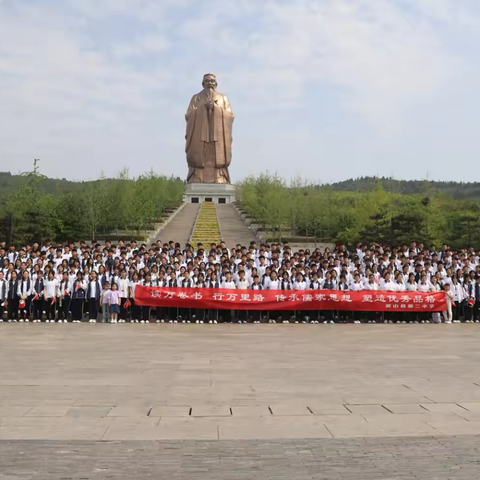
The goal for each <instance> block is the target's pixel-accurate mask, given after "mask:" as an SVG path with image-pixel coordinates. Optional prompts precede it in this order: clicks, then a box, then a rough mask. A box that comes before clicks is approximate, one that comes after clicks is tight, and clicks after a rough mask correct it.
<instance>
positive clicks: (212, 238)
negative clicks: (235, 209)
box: [190, 202, 220, 245]
mask: <svg viewBox="0 0 480 480" xmlns="http://www.w3.org/2000/svg"><path fill="white" fill-rule="evenodd" d="M190 242H191V243H193V244H194V245H195V244H197V243H204V244H210V243H219V242H220V227H219V225H218V218H217V210H216V207H215V204H214V203H213V202H204V203H202V206H201V207H200V211H199V212H198V217H197V221H196V223H195V228H194V230H193V233H192V236H191V238H190Z"/></svg>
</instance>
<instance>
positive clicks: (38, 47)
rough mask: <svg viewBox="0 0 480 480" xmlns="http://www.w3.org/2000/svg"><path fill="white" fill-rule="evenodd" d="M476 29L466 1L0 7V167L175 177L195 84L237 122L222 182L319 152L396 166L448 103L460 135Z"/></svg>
mask: <svg viewBox="0 0 480 480" xmlns="http://www.w3.org/2000/svg"><path fill="white" fill-rule="evenodd" d="M479 18H480V7H479V6H477V2H474V1H473V0H415V1H414V0H385V1H381V2H380V1H377V0H357V1H355V2H352V1H351V0H318V1H312V0H289V1H285V0H265V1H262V2H259V1H257V0H211V1H210V2H209V3H208V4H198V2H194V1H193V0H164V1H162V2H158V1H157V0H102V1H100V2H98V1H97V0H65V2H62V4H61V5H60V4H59V3H58V2H57V1H55V0H45V1H43V2H35V1H33V0H25V1H22V2H16V1H13V0H3V1H2V0H0V105H1V108H2V113H1V114H0V161H1V162H2V165H8V167H7V168H9V169H12V170H16V169H25V168H28V166H29V164H30V161H31V159H32V158H33V157H38V156H39V157H41V158H42V161H43V164H42V165H43V168H45V170H46V172H45V173H47V174H49V175H59V176H73V177H75V178H87V177H93V176H95V175H97V174H98V173H99V171H100V170H105V171H106V172H107V174H110V173H111V174H113V173H114V172H115V171H117V170H119V169H120V168H122V167H124V166H129V165H131V169H130V170H131V171H132V172H133V173H141V172H142V171H143V170H148V169H149V168H150V167H152V166H154V167H157V168H158V169H160V170H161V171H163V172H164V173H168V174H170V173H174V174H177V175H180V176H184V174H185V159H184V154H183V136H184V117H183V115H184V112H185V108H186V106H187V103H188V100H189V98H190V96H191V95H192V94H193V93H196V92H197V91H198V90H199V89H200V82H201V78H202V75H203V74H204V73H205V72H207V71H214V72H215V73H217V75H218V78H219V83H220V87H219V88H220V91H222V93H226V94H228V95H229V97H230V98H231V100H232V103H233V107H234V110H235V112H236V113H237V119H236V124H235V132H234V135H235V147H234V148H235V150H234V156H235V158H243V160H242V163H241V164H240V163H238V164H237V165H234V167H233V169H234V171H235V172H236V176H237V177H240V176H242V171H243V170H242V169H247V170H249V171H250V170H252V171H258V170H259V169H263V168H264V169H270V170H275V169H277V167H278V166H279V165H280V170H281V171H282V172H283V173H284V174H286V175H290V174H291V172H290V165H291V163H290V161H291V157H292V155H294V154H295V152H301V155H300V156H299V158H298V160H297V161H296V165H297V166H298V168H304V169H307V170H309V171H311V169H312V168H317V165H318V158H317V156H318V151H319V150H318V149H319V147H318V145H319V143H318V142H319V141H321V145H322V155H323V156H324V157H329V158H333V160H334V164H335V163H338V162H340V161H344V160H346V161H347V164H348V165H350V170H348V171H352V172H355V171H356V168H357V167H358V162H355V161H354V160H353V161H352V162H351V164H350V163H348V162H349V160H348V159H349V158H354V157H355V155H357V154H359V152H362V153H361V154H362V155H365V157H368V156H369V155H371V157H372V161H375V162H376V165H377V164H378V159H379V158H383V157H384V156H387V157H388V156H389V155H390V156H391V157H392V158H395V159H396V161H399V160H401V159H402V158H407V156H408V159H410V158H412V155H413V156H414V154H412V151H411V150H410V149H409V150H408V151H407V149H406V147H405V146H404V145H403V144H404V143H405V142H406V141H407V138H408V141H409V142H410V143H411V145H416V146H417V148H418V150H422V151H425V150H426V149H427V147H428V145H427V144H426V143H422V140H421V138H420V137H421V136H424V137H425V138H429V139H431V138H432V137H435V135H434V134H435V133H436V130H435V127H434V126H432V125H433V124H434V123H437V124H438V122H437V119H438V118H439V116H440V115H442V114H444V112H445V108H446V102H447V99H448V102H449V105H448V108H449V109H451V108H453V107H452V106H451V105H450V104H454V105H458V110H459V112H460V111H461V114H460V115H459V117H460V118H458V119H457V120H456V123H455V125H451V124H448V122H447V123H444V124H442V127H441V128H442V129H445V130H449V129H455V128H458V129H460V128H463V130H465V129H468V128H471V127H470V125H471V123H468V124H467V122H466V121H465V124H462V118H465V119H466V118H471V117H472V114H473V112H474V110H473V105H474V104H475V102H478V100H479V99H480V92H479V88H478V78H479V76H480V75H479V72H478V67H477V61H476V57H475V55H476V51H475V52H473V51H470V49H471V50H474V49H473V48H472V46H471V45H476V44H477V43H476V42H474V41H473V40H478V36H479V35H478V34H479V32H480V27H479V23H478V19H479ZM448 118H449V117H447V120H448ZM292 119H295V125H292ZM437 128H439V127H438V126H437ZM414 129H415V130H414ZM416 129H419V131H420V133H421V135H420V136H419V135H416V134H417V131H416ZM260 132H261V133H260ZM292 132H296V133H295V134H292ZM415 135H416V137H415ZM417 137H418V138H417ZM412 138H414V140H412ZM367 139H368V140H371V139H375V142H373V141H368V140H367ZM377 144H378V145H380V146H378V145H377ZM468 145H471V148H472V149H473V150H474V151H478V148H477V146H475V145H474V144H473V143H472V144H470V143H468ZM354 146H355V147H354ZM464 146H465V145H464ZM250 148H251V150H250ZM354 148H355V150H354ZM438 148H442V149H443V150H444V151H449V150H450V149H453V145H452V144H449V143H448V139H447V138H442V139H441V141H439V142H438ZM427 150H428V149H427ZM286 152H288V155H287V153H286ZM237 155H238V157H237ZM423 158H425V157H423ZM239 162H240V160H239ZM414 163H415V162H412V164H414ZM72 164H73V165H75V167H74V168H72ZM240 165H242V167H240ZM367 167H368V164H367ZM3 168H5V167H3ZM367 173H368V172H367ZM374 173H379V172H378V171H375V172H374ZM479 173H480V172H479ZM329 175H331V178H332V179H338V178H337V176H338V175H340V173H339V172H337V171H335V170H334V169H332V171H331V173H329ZM341 175H342V177H344V176H348V173H342V174H341Z"/></svg>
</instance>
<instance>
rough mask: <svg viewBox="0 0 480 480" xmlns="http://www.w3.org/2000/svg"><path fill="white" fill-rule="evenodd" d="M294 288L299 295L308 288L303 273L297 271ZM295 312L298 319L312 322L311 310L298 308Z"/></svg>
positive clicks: (302, 321)
mask: <svg viewBox="0 0 480 480" xmlns="http://www.w3.org/2000/svg"><path fill="white" fill-rule="evenodd" d="M292 288H293V290H294V291H295V293H297V294H298V295H299V296H301V295H302V291H304V290H307V282H306V281H305V277H304V276H303V274H302V273H297V276H296V278H295V281H294V282H293V285H292ZM295 313H296V320H297V321H300V322H301V323H310V312H309V311H308V310H296V311H295Z"/></svg>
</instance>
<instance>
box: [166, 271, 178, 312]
mask: <svg viewBox="0 0 480 480" xmlns="http://www.w3.org/2000/svg"><path fill="white" fill-rule="evenodd" d="M166 287H167V288H177V287H178V283H177V280H176V279H175V280H172V279H171V278H169V279H168V280H167V285H166ZM165 310H166V317H168V319H169V320H177V319H178V307H166V308H165ZM165 320H167V318H165Z"/></svg>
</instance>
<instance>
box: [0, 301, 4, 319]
mask: <svg viewBox="0 0 480 480" xmlns="http://www.w3.org/2000/svg"><path fill="white" fill-rule="evenodd" d="M2 303H3V302H2V301H1V300H0V320H2V319H3V313H4V312H5V307H3V306H2Z"/></svg>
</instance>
